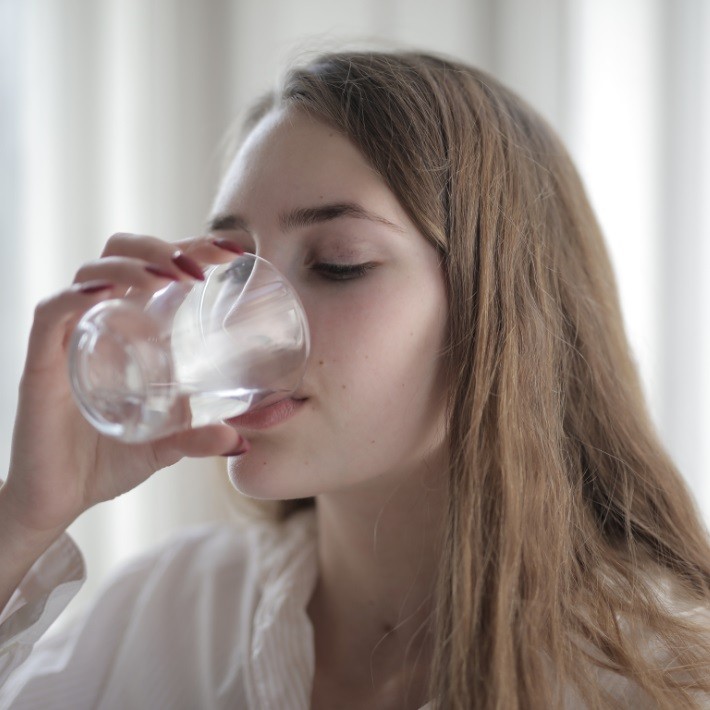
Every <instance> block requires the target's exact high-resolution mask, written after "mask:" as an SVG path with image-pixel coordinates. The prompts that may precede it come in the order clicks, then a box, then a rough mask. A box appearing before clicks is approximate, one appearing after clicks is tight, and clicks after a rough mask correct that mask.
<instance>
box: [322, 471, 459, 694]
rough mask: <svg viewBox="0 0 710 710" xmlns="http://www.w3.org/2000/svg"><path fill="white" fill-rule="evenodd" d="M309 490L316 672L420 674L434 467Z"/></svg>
mask: <svg viewBox="0 0 710 710" xmlns="http://www.w3.org/2000/svg"><path fill="white" fill-rule="evenodd" d="M429 464H430V465H429V467H423V468H422V470H421V471H419V472H416V473H415V474H412V472H408V474H407V475H406V476H401V477H397V479H396V480H394V481H393V479H392V478H388V479H387V481H388V483H383V482H382V481H383V479H378V480H377V481H369V482H368V483H367V490H357V491H353V490H351V489H349V490H348V491H339V492H336V493H332V494H331V493H328V494H323V495H321V496H319V497H318V500H317V512H316V514H317V516H318V531H319V532H318V558H319V577H318V581H317V584H316V588H315V591H314V594H313V596H312V598H311V601H310V604H309V606H308V614H309V616H310V618H311V621H312V623H313V626H314V631H315V643H316V667H317V673H320V674H325V675H326V676H328V677H329V678H331V679H332V678H337V679H338V685H339V686H340V687H348V688H351V689H353V688H362V689H366V688H369V689H370V690H372V691H377V690H382V689H383V688H387V687H389V688H390V689H392V688H394V687H397V686H399V685H401V684H405V685H406V683H407V682H409V680H410V676H411V675H412V674H414V675H415V676H416V677H417V678H419V679H420V680H421V679H422V678H426V677H427V673H426V672H424V673H423V672H422V670H426V671H428V668H429V663H430V660H431V652H432V639H431V633H430V632H431V627H432V620H433V619H432V615H433V611H434V591H435V583H436V578H437V573H438V560H439V554H440V550H441V545H440V534H441V530H442V523H443V520H444V513H445V505H446V503H445V492H446V491H445V483H446V481H445V480H442V479H443V474H442V471H444V468H442V467H433V466H431V462H429Z"/></svg>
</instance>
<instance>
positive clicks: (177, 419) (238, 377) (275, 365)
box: [69, 254, 310, 442]
mask: <svg viewBox="0 0 710 710" xmlns="http://www.w3.org/2000/svg"><path fill="white" fill-rule="evenodd" d="M309 347H310V337H309V331H308V323H307V320H306V315H305V312H304V310H303V305H302V304H301V301H300V299H299V298H298V295H297V294H296V292H295V290H294V289H293V287H292V286H291V284H289V282H288V281H287V280H286V278H285V277H284V276H283V275H282V274H281V273H279V271H278V270H277V269H276V268H275V267H274V266H273V265H272V264H271V263H269V262H268V261H266V260H265V259H262V258H260V257H258V256H255V255H254V254H243V255H240V256H238V257H237V258H236V259H235V260H234V261H233V262H231V263H230V264H223V265H220V266H212V267H209V268H208V269H207V270H206V271H205V280H204V281H197V282H194V283H193V282H186V281H177V282H173V283H171V284H170V285H168V286H166V287H165V288H163V289H161V290H160V291H158V292H157V293H154V294H151V293H142V292H132V293H130V294H129V295H127V296H126V297H124V298H120V299H112V300H108V301H104V302H102V303H99V304H97V305H96V306H94V307H93V308H91V309H90V310H89V311H87V313H86V314H84V316H83V317H82V318H81V320H80V321H79V323H78V324H77V326H76V328H75V330H74V332H73V335H72V338H71V341H70V345H69V375H70V381H71V385H72V392H73V394H74V398H75V400H76V402H77V404H78V406H79V409H80V410H81V412H82V414H83V415H84V416H85V417H86V419H87V420H88V421H89V422H90V423H91V424H92V425H93V426H94V427H96V429H98V430H99V431H100V432H102V433H103V434H107V435H108V436H112V437H114V438H117V439H120V440H122V441H126V442H144V441H151V440H154V439H159V438H162V437H165V436H167V435H169V434H172V433H174V432H177V431H181V430H184V429H188V428H191V427H198V426H202V425H205V424H210V423H216V422H219V421H222V420H225V419H230V418H232V417H236V416H238V415H240V414H243V413H244V412H246V411H248V410H252V409H256V408H260V407H264V406H267V405H269V404H273V403H274V402H277V401H279V400H281V399H285V398H286V397H289V396H290V395H291V394H292V393H293V392H294V391H295V390H296V389H297V388H298V386H299V385H300V382H301V379H302V377H303V373H304V371H305V367H306V361H307V359H308V353H309Z"/></svg>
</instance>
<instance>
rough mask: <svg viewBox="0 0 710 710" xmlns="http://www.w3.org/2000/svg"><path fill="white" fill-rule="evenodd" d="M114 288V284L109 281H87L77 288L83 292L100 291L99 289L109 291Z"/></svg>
mask: <svg viewBox="0 0 710 710" xmlns="http://www.w3.org/2000/svg"><path fill="white" fill-rule="evenodd" d="M110 288H113V284H112V283H110V282H109V281H87V282H86V283H83V284H79V285H78V286H77V287H76V290H77V291H79V292H81V293H86V294H89V293H98V292H99V291H108V290H109V289H110Z"/></svg>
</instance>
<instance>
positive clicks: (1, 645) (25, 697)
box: [0, 534, 160, 710]
mask: <svg viewBox="0 0 710 710" xmlns="http://www.w3.org/2000/svg"><path fill="white" fill-rule="evenodd" d="M159 557H160V549H159V548H158V549H156V550H153V551H151V552H150V553H144V554H142V555H139V556H137V557H136V558H134V559H132V560H129V561H128V562H127V563H124V564H123V565H122V566H120V567H119V568H118V569H117V570H116V571H115V572H114V573H113V574H111V575H109V578H108V579H107V580H106V581H105V582H104V583H103V584H102V585H101V588H100V589H99V590H98V592H97V595H96V597H95V599H94V601H93V602H92V603H90V604H89V608H88V609H87V611H86V612H85V613H84V614H81V615H79V617H78V618H77V619H75V620H74V621H73V622H72V623H71V624H70V625H69V626H68V627H66V628H65V629H62V630H61V631H59V632H54V633H50V634H48V635H46V636H44V638H42V636H43V634H45V632H46V631H47V629H48V628H49V627H50V626H51V624H52V623H53V622H54V621H55V620H56V618H57V617H58V616H59V615H60V614H61V613H62V611H63V610H64V609H65V608H66V606H67V604H68V603H69V602H70V601H71V599H72V598H73V597H74V596H75V595H76V593H77V591H78V590H79V589H80V588H81V586H82V584H83V582H84V580H85V578H86V568H85V563H84V559H83V555H82V554H81V552H80V551H79V548H78V547H77V546H76V544H75V543H74V542H73V541H72V540H71V538H70V537H69V536H68V535H66V534H64V535H63V536H61V537H60V538H59V539H58V540H57V541H56V542H55V544H54V545H53V546H52V547H50V548H49V549H48V550H47V551H46V552H45V553H44V555H43V556H42V557H41V558H40V559H39V560H38V561H37V562H36V563H35V565H34V566H33V567H32V569H31V570H30V572H28V573H27V575H26V576H25V579H23V581H22V583H21V584H20V587H19V588H18V589H17V590H16V591H15V593H14V595H13V597H12V598H11V599H10V602H9V603H8V605H7V607H6V608H5V609H4V610H3V612H2V615H1V616H0V622H1V623H0V709H2V710H10V709H11V710H36V708H45V707H56V708H72V709H75V710H79V709H81V708H94V707H96V706H97V705H98V703H99V700H100V698H101V693H102V688H103V686H104V684H105V683H106V679H107V678H108V677H109V675H110V673H111V668H112V665H113V661H114V657H115V655H116V653H117V652H118V649H119V648H120V647H121V644H122V643H123V639H124V635H125V632H126V629H127V628H128V626H129V622H130V619H131V617H132V615H133V614H134V609H135V607H136V604H137V601H138V600H139V597H140V592H141V589H142V588H143V586H144V585H145V583H146V579H147V578H149V576H150V574H151V570H152V569H153V567H154V564H155V561H156V559H158V558H159Z"/></svg>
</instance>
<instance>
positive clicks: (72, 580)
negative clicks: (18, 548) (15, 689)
mask: <svg viewBox="0 0 710 710" xmlns="http://www.w3.org/2000/svg"><path fill="white" fill-rule="evenodd" d="M85 579H86V566H85V563H84V558H83V555H82V554H81V552H80V550H79V548H78V547H77V546H76V544H75V543H74V541H73V540H72V539H71V538H70V537H69V535H67V534H66V533H65V534H63V535H61V536H60V537H59V538H58V539H57V540H55V541H54V543H53V544H52V545H51V546H50V547H49V548H48V549H47V550H45V552H44V554H42V556H41V557H40V558H39V559H38V560H37V561H36V562H35V563H34V565H33V566H32V568H31V569H30V570H29V572H27V574H26V575H25V577H24V578H23V580H22V582H20V585H19V586H18V588H17V589H16V590H15V592H14V593H13V595H12V597H11V598H10V600H9V601H8V603H7V605H6V606H5V608H4V609H3V610H2V612H0V700H2V688H3V687H4V685H5V682H6V681H7V679H8V677H9V676H10V674H12V672H13V671H14V670H15V669H16V668H18V667H19V666H21V665H22V663H24V661H25V660H26V659H27V657H28V656H29V655H30V653H31V652H32V649H33V647H34V645H35V644H36V643H37V641H38V640H39V639H40V638H41V637H42V636H43V635H44V633H45V632H46V631H47V629H48V628H49V627H50V626H51V625H52V624H53V623H54V621H56V619H57V618H58V617H59V615H60V614H61V613H62V612H63V611H64V609H66V607H67V605H68V604H69V602H70V601H71V600H72V599H73V598H74V596H75V595H76V593H77V592H78V591H79V589H80V588H81V586H82V585H83V583H84V580H85Z"/></svg>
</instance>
